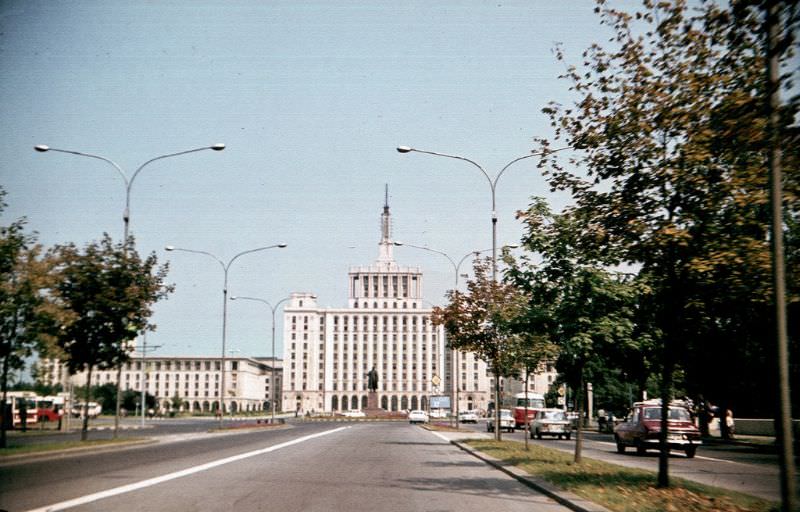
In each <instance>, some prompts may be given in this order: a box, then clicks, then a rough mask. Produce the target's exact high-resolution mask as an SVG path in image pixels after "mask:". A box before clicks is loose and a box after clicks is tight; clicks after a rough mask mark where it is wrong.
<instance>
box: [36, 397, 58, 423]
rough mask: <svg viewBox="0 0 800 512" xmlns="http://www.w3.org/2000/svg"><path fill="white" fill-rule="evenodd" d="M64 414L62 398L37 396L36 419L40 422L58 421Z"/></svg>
mask: <svg viewBox="0 0 800 512" xmlns="http://www.w3.org/2000/svg"><path fill="white" fill-rule="evenodd" d="M63 414H64V397H63V396H37V397H36V417H37V418H38V420H39V421H40V422H43V423H47V422H50V421H59V420H60V419H61V416H62V415H63Z"/></svg>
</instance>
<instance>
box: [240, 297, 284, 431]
mask: <svg viewBox="0 0 800 512" xmlns="http://www.w3.org/2000/svg"><path fill="white" fill-rule="evenodd" d="M289 299H290V297H285V298H283V299H281V300H279V301H278V302H276V303H275V305H274V306H273V305H272V304H270V302H269V301H267V300H265V299H259V298H258V297H236V296H233V297H231V300H253V301H256V302H261V303H263V304H266V305H267V307H269V309H270V311H272V376H271V377H270V379H271V382H270V391H271V393H270V394H271V395H272V396H271V397H270V408H271V409H272V412H271V418H272V419H271V420H270V423H272V424H273V425H274V424H275V385H276V384H275V361H276V358H275V311H277V309H278V306H280V305H281V304H282V303H283V302H286V301H287V300H289Z"/></svg>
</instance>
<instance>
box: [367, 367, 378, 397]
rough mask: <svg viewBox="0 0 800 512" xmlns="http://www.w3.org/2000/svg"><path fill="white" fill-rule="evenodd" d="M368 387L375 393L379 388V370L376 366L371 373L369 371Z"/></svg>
mask: <svg viewBox="0 0 800 512" xmlns="http://www.w3.org/2000/svg"><path fill="white" fill-rule="evenodd" d="M367 389H369V390H370V391H372V392H373V393H374V392H375V391H377V390H378V372H377V371H375V367H374V366H373V367H372V369H371V370H370V371H369V373H367Z"/></svg>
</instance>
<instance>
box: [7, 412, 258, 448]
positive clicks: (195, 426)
mask: <svg viewBox="0 0 800 512" xmlns="http://www.w3.org/2000/svg"><path fill="white" fill-rule="evenodd" d="M242 423H250V424H254V425H255V424H256V419H254V418H252V419H251V418H248V419H243V420H231V419H225V420H224V423H223V425H224V426H230V425H234V424H242ZM218 427H219V420H217V419H214V418H211V417H200V418H162V419H148V420H147V421H146V423H145V424H144V426H142V424H141V421H140V420H139V419H138V418H130V417H129V418H122V421H121V422H120V428H119V430H118V433H117V434H118V435H117V437H120V438H132V437H154V436H155V437H157V436H162V435H172V434H184V433H203V432H207V431H209V430H214V429H217V428H218ZM80 437H81V434H80V425H79V424H78V420H73V421H72V423H71V424H70V430H69V431H65V432H61V431H58V430H55V429H50V428H48V429H39V428H38V427H35V428H32V429H29V431H28V432H20V431H12V432H11V433H10V436H9V441H10V443H13V445H14V446H27V445H32V444H43V443H57V442H64V441H77V440H79V439H80ZM113 437H114V420H113V418H101V419H96V420H90V423H89V433H88V439H89V440H107V439H112V438H113Z"/></svg>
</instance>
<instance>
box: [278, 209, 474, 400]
mask: <svg viewBox="0 0 800 512" xmlns="http://www.w3.org/2000/svg"><path fill="white" fill-rule="evenodd" d="M378 247H379V250H378V259H377V260H376V261H375V262H374V263H373V264H372V265H367V266H355V267H351V268H350V271H349V273H348V281H347V289H348V304H347V307H346V308H321V307H319V305H318V304H317V301H316V297H315V296H314V295H313V294H311V293H293V294H291V296H290V300H289V302H288V303H287V305H286V306H285V307H284V327H283V345H284V381H283V409H284V410H295V411H299V412H322V413H335V412H338V411H345V410H348V409H365V408H366V407H367V396H368V394H369V391H368V389H367V383H368V376H367V374H368V373H369V372H370V370H372V369H373V368H374V369H375V371H376V372H377V374H378V389H377V395H378V405H379V407H380V408H382V409H384V410H386V411H403V410H407V409H426V408H427V407H428V404H429V403H430V397H431V396H436V395H447V396H450V397H452V396H454V394H455V393H454V391H455V388H454V382H455V380H456V379H454V378H453V372H452V359H451V358H452V351H450V350H448V349H446V348H445V347H446V340H445V335H444V329H443V327H442V326H434V325H433V324H432V322H431V320H430V315H431V312H432V310H431V309H430V308H426V307H425V306H424V305H423V304H424V302H423V281H422V277H423V276H422V271H421V270H420V269H419V267H406V266H401V265H398V264H397V263H396V262H395V260H394V257H393V252H392V249H393V247H394V244H393V242H392V240H391V217H390V213H389V206H388V204H385V205H384V208H383V214H382V216H381V241H380V243H379V245H378ZM460 362H461V365H462V369H463V371H462V374H461V379H460V388H461V390H462V392H461V393H460V394H459V401H460V404H461V407H464V408H470V409H472V408H485V407H486V405H487V401H488V399H489V395H488V390H489V389H490V388H489V379H488V376H487V372H486V364H485V363H484V362H483V361H480V360H478V359H477V358H475V357H474V356H473V355H472V354H466V355H465V356H463V357H461V359H460Z"/></svg>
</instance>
